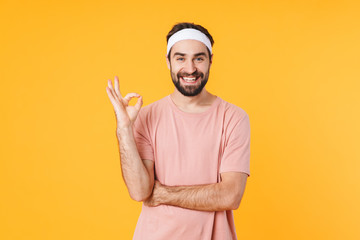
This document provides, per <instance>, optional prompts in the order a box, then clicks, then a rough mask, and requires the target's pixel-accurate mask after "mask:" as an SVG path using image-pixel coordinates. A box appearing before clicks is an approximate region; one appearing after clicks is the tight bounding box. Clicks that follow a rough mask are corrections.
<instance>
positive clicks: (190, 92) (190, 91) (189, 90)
mask: <svg viewBox="0 0 360 240" xmlns="http://www.w3.org/2000/svg"><path fill="white" fill-rule="evenodd" d="M209 71H210V70H208V71H207V73H206V74H205V75H204V73H202V72H199V71H198V70H196V71H195V72H194V73H192V74H187V73H181V72H178V73H177V74H175V73H173V72H172V68H171V66H170V73H171V78H172V81H173V83H174V85H175V87H176V89H177V90H178V91H179V92H180V93H181V94H182V95H184V96H187V97H193V96H196V95H198V94H199V93H201V91H202V90H203V88H204V87H205V85H206V83H207V81H208V79H209ZM187 76H193V77H195V78H196V79H197V78H199V79H198V80H197V81H201V82H200V85H199V84H198V83H196V84H194V85H184V84H183V83H182V81H181V79H180V77H187Z"/></svg>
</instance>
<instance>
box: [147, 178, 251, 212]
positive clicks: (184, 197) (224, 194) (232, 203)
mask: <svg viewBox="0 0 360 240" xmlns="http://www.w3.org/2000/svg"><path fill="white" fill-rule="evenodd" d="M247 177H248V175H247V174H246V173H242V172H226V173H221V179H222V180H221V182H219V183H214V184H206V185H193V186H165V185H162V184H160V182H158V181H156V182H155V185H154V190H153V194H152V195H151V196H150V197H149V198H148V199H147V200H146V201H144V204H145V205H146V206H149V207H155V206H158V205H161V204H165V205H172V206H177V207H182V208H188V209H193V210H200V211H224V210H235V209H237V208H238V207H239V205H240V202H241V199H242V196H243V194H244V191H245V185H246V181H247Z"/></svg>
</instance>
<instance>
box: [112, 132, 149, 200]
mask: <svg viewBox="0 0 360 240" xmlns="http://www.w3.org/2000/svg"><path fill="white" fill-rule="evenodd" d="M116 136H117V140H118V145H119V152H120V164H121V172H122V176H123V179H124V181H125V184H126V186H127V188H128V191H129V194H130V196H131V198H132V199H134V200H135V201H143V200H144V199H146V198H147V197H149V196H150V195H151V192H152V188H153V185H154V179H151V178H150V175H149V173H148V171H147V169H146V168H145V166H144V163H143V161H142V159H141V158H140V155H139V152H138V150H137V147H136V143H135V140H134V135H133V132H132V127H129V128H123V129H117V131H116Z"/></svg>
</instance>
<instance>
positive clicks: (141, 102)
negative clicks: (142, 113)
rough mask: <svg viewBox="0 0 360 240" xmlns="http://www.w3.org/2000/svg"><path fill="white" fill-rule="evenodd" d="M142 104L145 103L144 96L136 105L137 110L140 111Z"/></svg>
mask: <svg viewBox="0 0 360 240" xmlns="http://www.w3.org/2000/svg"><path fill="white" fill-rule="evenodd" d="M142 105H143V99H142V96H140V97H139V99H138V100H137V102H136V104H135V106H134V107H135V109H136V110H138V111H139V110H140V108H141V106H142Z"/></svg>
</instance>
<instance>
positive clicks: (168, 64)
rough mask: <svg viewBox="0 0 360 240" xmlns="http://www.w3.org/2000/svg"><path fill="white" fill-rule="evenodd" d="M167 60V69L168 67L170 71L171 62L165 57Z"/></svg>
mask: <svg viewBox="0 0 360 240" xmlns="http://www.w3.org/2000/svg"><path fill="white" fill-rule="evenodd" d="M165 58H166V64H167V67H168V69H169V70H170V62H169V59H168V56H167V55H165Z"/></svg>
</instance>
